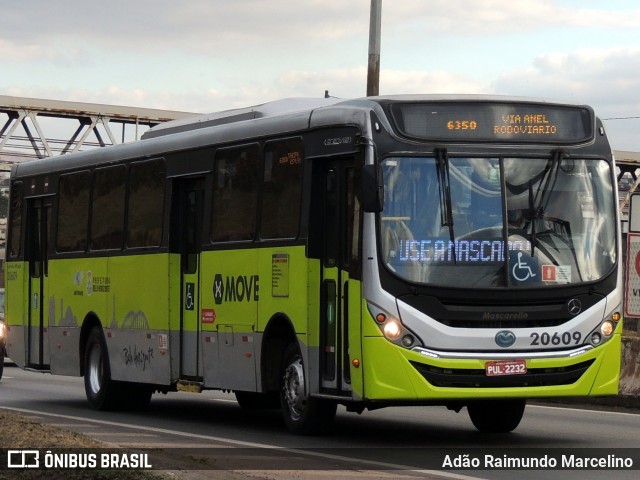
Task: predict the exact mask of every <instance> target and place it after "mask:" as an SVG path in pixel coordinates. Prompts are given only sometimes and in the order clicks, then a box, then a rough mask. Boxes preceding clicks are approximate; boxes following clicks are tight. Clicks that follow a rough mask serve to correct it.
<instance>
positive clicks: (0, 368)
mask: <svg viewBox="0 0 640 480" xmlns="http://www.w3.org/2000/svg"><path fill="white" fill-rule="evenodd" d="M3 373H4V348H2V347H1V346H0V380H1V379H2V374H3Z"/></svg>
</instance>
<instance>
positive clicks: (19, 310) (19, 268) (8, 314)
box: [4, 262, 29, 367]
mask: <svg viewBox="0 0 640 480" xmlns="http://www.w3.org/2000/svg"><path fill="white" fill-rule="evenodd" d="M28 275H29V266H28V264H27V263H26V262H7V263H5V314H4V320H5V324H6V325H7V326H8V327H9V328H8V330H7V338H6V341H5V345H6V348H7V353H8V355H9V357H10V358H11V360H13V361H14V362H16V364H17V365H18V366H19V367H24V365H25V363H26V351H25V346H26V328H23V327H26V325H27V323H28V313H29V310H28V306H29V299H28V295H29V284H28Z"/></svg>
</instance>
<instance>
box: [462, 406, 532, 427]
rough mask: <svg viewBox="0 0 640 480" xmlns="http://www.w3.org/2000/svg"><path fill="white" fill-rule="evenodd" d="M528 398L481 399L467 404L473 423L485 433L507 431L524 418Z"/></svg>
mask: <svg viewBox="0 0 640 480" xmlns="http://www.w3.org/2000/svg"><path fill="white" fill-rule="evenodd" d="M525 405H526V400H480V401H477V402H473V403H470V404H469V405H467V411H468V413H469V418H471V422H472V423H473V425H474V426H475V427H476V428H477V429H478V430H479V431H481V432H484V433H507V432H511V431H512V430H515V428H516V427H517V426H518V425H519V424H520V420H522V415H523V414H524V407H525Z"/></svg>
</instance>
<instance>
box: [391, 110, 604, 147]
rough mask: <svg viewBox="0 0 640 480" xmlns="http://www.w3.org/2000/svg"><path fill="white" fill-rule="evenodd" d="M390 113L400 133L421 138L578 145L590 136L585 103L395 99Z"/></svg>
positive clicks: (590, 120)
mask: <svg viewBox="0 0 640 480" xmlns="http://www.w3.org/2000/svg"><path fill="white" fill-rule="evenodd" d="M391 114H392V117H393V120H394V123H395V126H396V128H397V130H398V133H399V134H400V135H402V136H406V137H411V138H415V139H419V140H427V141H440V142H493V143H519V144H531V143H553V144H579V143H586V142H589V141H591V140H592V139H593V137H594V134H595V115H594V113H593V110H592V109H591V108H589V107H587V106H566V105H554V104H544V103H527V102H516V103H514V102H485V101H482V102H428V103H395V104H392V105H391Z"/></svg>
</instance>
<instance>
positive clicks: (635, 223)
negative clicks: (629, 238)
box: [629, 193, 640, 233]
mask: <svg viewBox="0 0 640 480" xmlns="http://www.w3.org/2000/svg"><path fill="white" fill-rule="evenodd" d="M629 232H630V233H640V193H632V194H631V198H630V199H629Z"/></svg>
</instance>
